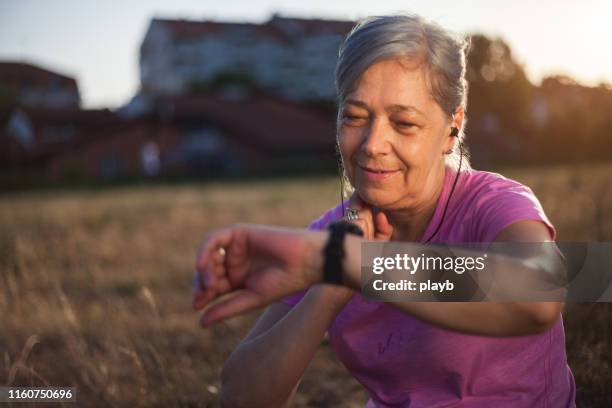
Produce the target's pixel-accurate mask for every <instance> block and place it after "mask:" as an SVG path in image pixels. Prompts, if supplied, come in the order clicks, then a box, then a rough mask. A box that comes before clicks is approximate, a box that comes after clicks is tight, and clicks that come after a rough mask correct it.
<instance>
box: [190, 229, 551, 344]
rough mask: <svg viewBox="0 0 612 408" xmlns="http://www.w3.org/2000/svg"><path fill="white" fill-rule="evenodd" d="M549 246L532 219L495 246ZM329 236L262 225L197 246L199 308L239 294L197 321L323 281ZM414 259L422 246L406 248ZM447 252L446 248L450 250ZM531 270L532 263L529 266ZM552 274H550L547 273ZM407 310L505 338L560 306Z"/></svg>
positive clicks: (530, 330) (540, 327)
mask: <svg viewBox="0 0 612 408" xmlns="http://www.w3.org/2000/svg"><path fill="white" fill-rule="evenodd" d="M508 237H510V238H512V237H514V238H513V240H515V241H530V242H545V241H549V240H550V237H549V235H548V230H546V229H545V227H544V226H543V225H542V224H540V223H537V222H529V221H523V222H518V223H515V224H513V225H511V226H510V227H508V228H507V229H506V230H504V231H503V232H502V233H501V234H500V237H498V239H496V241H500V240H506V238H508ZM327 238H328V232H322V231H303V230H291V229H284V228H269V227H261V226H248V225H247V226H236V227H232V228H228V229H225V230H221V231H218V232H216V233H214V234H213V235H212V236H211V237H210V238H209V239H208V240H207V242H206V244H205V245H204V248H203V250H202V251H201V254H200V257H199V258H198V261H197V269H198V270H199V271H200V272H201V273H202V274H203V276H204V280H205V281H206V285H204V286H203V287H202V289H201V290H202V293H203V294H202V295H201V296H200V300H199V302H201V303H200V305H201V306H203V305H205V304H207V303H209V302H210V301H211V300H212V299H214V298H217V297H218V296H221V295H223V294H225V293H229V292H232V291H236V290H239V293H238V294H237V295H236V296H234V297H232V298H231V299H228V300H222V301H221V302H219V303H218V304H215V305H214V306H212V307H211V308H210V309H208V310H207V311H206V312H205V314H204V316H203V320H204V321H205V322H206V323H207V324H212V323H214V322H217V321H219V320H223V319H225V318H228V317H231V316H234V315H236V314H239V313H242V312H244V311H245V310H248V309H252V308H257V307H261V306H263V305H266V304H270V303H272V302H274V301H276V300H278V299H279V298H281V297H282V296H286V295H288V294H291V293H294V292H297V291H299V290H301V289H303V288H306V287H309V286H310V285H312V284H315V283H319V282H321V281H322V279H323V271H322V269H323V254H322V249H323V247H324V246H325V243H326V241H327ZM362 242H363V240H362V239H361V238H358V237H356V236H352V235H348V236H347V239H346V240H345V244H344V245H345V253H346V257H345V260H344V268H343V269H344V270H343V273H344V283H345V285H347V286H348V287H350V288H352V289H354V290H361V243H362ZM405 245H406V246H407V248H412V250H413V251H414V254H415V255H417V256H418V254H419V253H421V252H422V251H423V250H424V249H425V248H426V247H425V246H424V245H422V244H418V243H405ZM220 247H223V248H225V249H226V250H227V259H225V260H220V259H218V258H217V261H215V260H214V258H215V257H214V256H213V255H212V254H214V253H215V251H217V249H218V248H220ZM451 249H452V247H451ZM544 256H545V257H555V259H552V258H546V259H545V260H551V262H544V264H549V265H554V264H555V262H556V263H557V264H558V263H559V262H558V254H556V253H554V254H552V255H544ZM488 260H489V261H490V262H493V261H494V262H496V263H497V265H498V266H500V265H501V266H503V268H504V270H506V271H509V272H512V273H513V272H515V271H516V272H520V273H523V274H526V275H529V274H531V272H533V273H537V272H541V271H540V270H539V269H532V268H539V264H538V263H535V264H533V263H529V262H528V263H525V262H522V261H521V260H520V259H516V258H514V259H512V258H509V257H503V256H498V255H495V254H490V256H489V258H488ZM534 265H535V266H534ZM551 272H552V273H555V272H556V271H551ZM393 305H394V306H395V307H397V308H399V309H400V310H402V311H405V312H406V313H408V314H410V315H412V316H414V317H416V318H419V319H421V320H423V321H426V322H428V323H431V324H434V325H437V326H439V327H442V328H446V329H450V330H456V331H460V332H463V333H469V334H479V335H490V336H512V335H525V334H535V333H539V332H541V331H544V330H546V329H547V328H549V327H550V326H551V325H553V324H554V323H555V322H556V320H557V319H558V318H559V312H560V310H561V307H562V304H561V303H560V302H507V303H496V302H486V303H477V302H471V303H468V302H465V303H463V302H457V303H446V302H444V303H427V302H396V303H393Z"/></svg>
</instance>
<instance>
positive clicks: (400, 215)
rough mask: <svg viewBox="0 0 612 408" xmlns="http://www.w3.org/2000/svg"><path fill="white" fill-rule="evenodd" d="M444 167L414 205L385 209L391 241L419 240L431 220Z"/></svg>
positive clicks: (442, 179)
mask: <svg viewBox="0 0 612 408" xmlns="http://www.w3.org/2000/svg"><path fill="white" fill-rule="evenodd" d="M445 171H446V168H444V169H443V170H442V171H440V172H438V175H437V177H436V179H435V180H434V181H433V184H432V186H433V187H432V188H430V189H428V191H429V193H428V194H427V195H426V196H425V197H423V199H422V200H420V201H419V202H418V203H417V204H416V205H414V206H411V207H405V208H399V209H396V210H388V211H385V215H386V216H387V219H388V220H389V223H390V224H391V225H392V226H393V235H392V237H391V240H392V241H419V240H420V239H421V237H422V236H423V234H424V233H425V230H426V229H427V226H428V225H429V222H430V221H431V219H432V217H433V215H434V212H435V211H436V206H437V203H438V199H439V197H440V194H441V193H442V189H443V187H444V177H445Z"/></svg>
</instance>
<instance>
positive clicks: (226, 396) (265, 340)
mask: <svg viewBox="0 0 612 408" xmlns="http://www.w3.org/2000/svg"><path fill="white" fill-rule="evenodd" d="M330 289H332V288H330ZM331 295H333V294H330V293H329V291H328V290H326V288H325V287H322V288H318V289H316V290H315V289H311V290H309V291H308V293H307V294H306V295H305V297H304V298H303V299H302V301H301V302H300V303H299V304H297V305H296V306H294V307H293V308H292V309H291V310H290V311H289V312H288V313H287V314H286V315H285V316H283V318H281V319H280V320H279V321H278V322H277V323H276V324H275V325H274V326H272V327H271V328H270V329H269V330H268V331H267V332H265V333H263V334H261V335H259V336H257V337H255V338H254V339H251V340H249V341H247V342H246V343H243V344H241V345H240V346H239V347H238V348H237V349H236V350H235V351H234V352H233V353H232V354H231V356H230V357H229V358H228V360H227V362H226V364H225V366H224V368H223V374H222V380H223V395H222V398H223V401H224V405H226V406H228V407H236V406H237V407H242V406H248V407H256V406H265V407H275V406H281V405H283V404H284V403H285V402H286V401H287V399H288V398H289V397H290V395H291V392H292V390H293V389H294V387H295V386H296V384H297V383H298V381H299V380H300V378H301V377H302V375H303V373H304V371H305V370H306V368H307V367H308V364H309V363H310V361H311V360H312V358H313V356H314V354H315V353H316V351H317V348H318V346H319V344H320V343H321V340H322V338H323V336H324V335H325V332H326V331H327V329H328V327H329V326H330V324H331V322H332V321H333V320H334V318H335V317H336V315H337V313H338V312H339V311H340V310H341V309H342V307H343V305H344V303H338V302H336V301H334V299H332V298H331Z"/></svg>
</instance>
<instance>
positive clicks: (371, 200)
mask: <svg viewBox="0 0 612 408" xmlns="http://www.w3.org/2000/svg"><path fill="white" fill-rule="evenodd" d="M357 193H358V194H359V197H361V199H362V200H363V201H364V202H365V203H366V204H368V205H370V206H373V207H376V208H380V209H382V208H385V207H386V206H389V205H391V204H392V203H394V201H395V200H394V198H395V197H391V194H389V191H384V190H379V189H373V188H360V189H357Z"/></svg>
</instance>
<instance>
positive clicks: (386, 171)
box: [359, 166, 399, 174]
mask: <svg viewBox="0 0 612 408" xmlns="http://www.w3.org/2000/svg"><path fill="white" fill-rule="evenodd" d="M359 168H360V169H361V170H363V171H367V172H368V173H375V174H390V173H395V172H396V171H399V170H383V169H373V168H370V167H364V166H359Z"/></svg>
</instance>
